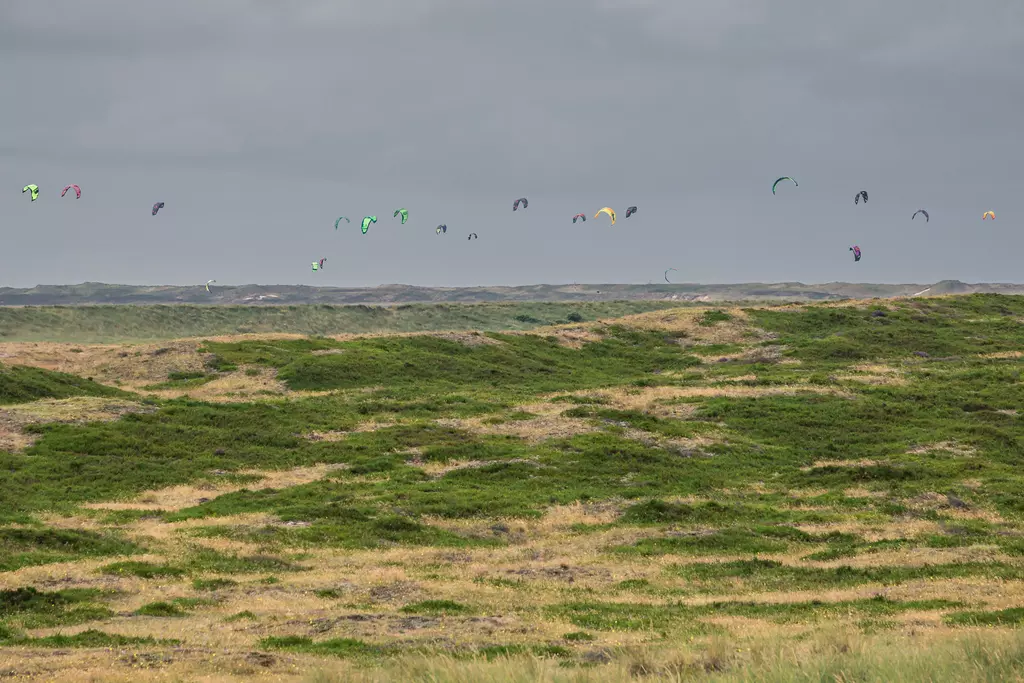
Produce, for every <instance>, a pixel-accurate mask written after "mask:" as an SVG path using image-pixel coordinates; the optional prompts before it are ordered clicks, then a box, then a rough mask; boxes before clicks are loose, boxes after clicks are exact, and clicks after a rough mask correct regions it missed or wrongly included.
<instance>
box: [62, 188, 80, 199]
mask: <svg viewBox="0 0 1024 683" xmlns="http://www.w3.org/2000/svg"><path fill="white" fill-rule="evenodd" d="M71 188H74V189H75V199H81V198H82V188H80V187H79V186H78V185H68V186H67V187H65V188H64V191H63V192H61V193H60V196H61V197H63V196H64V195H66V194H67V193H68V190H70V189H71Z"/></svg>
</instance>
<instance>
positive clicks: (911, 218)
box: [910, 209, 984, 223]
mask: <svg viewBox="0 0 1024 683" xmlns="http://www.w3.org/2000/svg"><path fill="white" fill-rule="evenodd" d="M919 213H923V214H924V222H925V223H929V222H931V219H930V218H929V217H928V212H927V211H925V210H924V209H918V210H917V211H915V212H914V215H913V216H911V217H910V220H914V218H915V217H916V216H917V214H919ZM983 220H984V219H983Z"/></svg>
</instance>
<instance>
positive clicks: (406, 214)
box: [393, 209, 409, 225]
mask: <svg viewBox="0 0 1024 683" xmlns="http://www.w3.org/2000/svg"><path fill="white" fill-rule="evenodd" d="M398 214H402V225H405V222H406V221H407V220H409V209H395V216H393V217H397V216H398Z"/></svg>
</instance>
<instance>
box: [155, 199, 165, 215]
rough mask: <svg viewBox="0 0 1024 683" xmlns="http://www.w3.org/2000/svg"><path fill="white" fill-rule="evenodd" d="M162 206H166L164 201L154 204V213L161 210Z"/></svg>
mask: <svg viewBox="0 0 1024 683" xmlns="http://www.w3.org/2000/svg"><path fill="white" fill-rule="evenodd" d="M162 208H164V203H163V202H157V203H156V204H154V205H153V215H154V216H155V215H156V212H157V211H159V210H160V209H162Z"/></svg>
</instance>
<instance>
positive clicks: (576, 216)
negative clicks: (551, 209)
mask: <svg viewBox="0 0 1024 683" xmlns="http://www.w3.org/2000/svg"><path fill="white" fill-rule="evenodd" d="M577 218H582V219H583V222H584V223H586V222H587V217H586V215H585V214H582V213H578V214H576V215H575V216H573V217H572V222H573V223H575V222H576V219H577Z"/></svg>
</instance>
